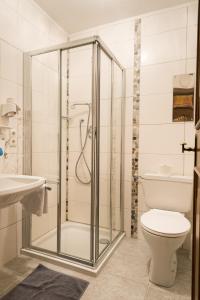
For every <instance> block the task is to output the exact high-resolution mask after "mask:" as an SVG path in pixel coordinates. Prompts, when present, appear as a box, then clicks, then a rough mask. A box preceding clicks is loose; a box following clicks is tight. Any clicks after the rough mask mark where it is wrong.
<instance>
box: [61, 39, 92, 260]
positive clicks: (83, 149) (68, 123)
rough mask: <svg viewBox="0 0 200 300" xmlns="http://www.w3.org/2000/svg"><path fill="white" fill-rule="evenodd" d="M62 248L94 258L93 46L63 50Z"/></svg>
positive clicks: (72, 253) (81, 256)
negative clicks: (92, 226)
mask: <svg viewBox="0 0 200 300" xmlns="http://www.w3.org/2000/svg"><path fill="white" fill-rule="evenodd" d="M62 71H63V72H62V113H61V115H62V155H61V162H62V172H61V187H62V189H61V190H62V194H61V228H60V238H61V246H60V251H61V253H62V254H66V255H70V256H73V257H77V258H80V259H85V260H90V245H91V159H92V155H91V147H92V132H91V125H92V105H91V104H92V45H89V46H82V47H77V48H74V49H70V50H66V51H62Z"/></svg>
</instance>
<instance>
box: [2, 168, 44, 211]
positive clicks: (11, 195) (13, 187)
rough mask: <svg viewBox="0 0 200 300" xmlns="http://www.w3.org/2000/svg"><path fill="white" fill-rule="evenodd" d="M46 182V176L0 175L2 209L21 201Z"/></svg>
mask: <svg viewBox="0 0 200 300" xmlns="http://www.w3.org/2000/svg"><path fill="white" fill-rule="evenodd" d="M44 184H45V178H43V177H38V176H27V175H3V174H2V175H0V209H1V208H4V207H7V206H10V205H13V204H15V203H17V202H18V201H20V200H21V199H22V197H23V196H24V195H27V194H28V193H31V192H32V191H33V190H34V189H38V188H40V187H41V186H42V185H44Z"/></svg>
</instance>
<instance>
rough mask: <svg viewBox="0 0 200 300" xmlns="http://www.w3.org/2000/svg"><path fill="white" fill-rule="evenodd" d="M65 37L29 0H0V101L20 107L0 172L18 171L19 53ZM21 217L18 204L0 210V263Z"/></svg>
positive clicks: (9, 252)
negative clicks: (10, 100) (12, 140)
mask: <svg viewBox="0 0 200 300" xmlns="http://www.w3.org/2000/svg"><path fill="white" fill-rule="evenodd" d="M66 38H67V34H66V33H65V32H64V31H63V30H62V29H61V28H60V27H59V26H58V25H57V24H56V23H55V22H54V21H53V20H52V19H51V18H50V17H49V16H47V14H46V13H44V12H43V11H42V10H41V9H40V8H39V7H38V6H37V5H36V4H35V3H34V2H33V1H32V0H0V104H1V103H5V101H6V99H7V98H10V97H12V98H14V99H15V102H16V103H17V104H18V105H19V106H20V107H21V109H22V110H21V112H20V114H19V115H17V116H16V117H15V118H13V119H12V120H11V123H10V124H11V126H13V127H14V128H15V129H16V131H17V147H16V148H11V147H7V148H6V151H7V152H8V158H7V159H1V161H0V172H1V173H19V174H21V173H22V160H23V146H22V142H23V101H22V99H23V52H24V51H30V50H33V49H38V48H42V47H46V46H50V45H54V44H57V43H61V42H64V41H66ZM50 200H51V199H50ZM21 220H22V214H21V207H20V205H19V206H17V205H15V206H12V207H10V208H6V209H2V210H0V241H1V247H0V265H2V264H3V263H6V262H7V261H9V260H10V259H12V258H13V257H15V256H16V254H17V251H18V249H19V247H20V245H21ZM11 245H12V246H11Z"/></svg>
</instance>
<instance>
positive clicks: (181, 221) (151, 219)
mask: <svg viewBox="0 0 200 300" xmlns="http://www.w3.org/2000/svg"><path fill="white" fill-rule="evenodd" d="M141 224H142V226H143V228H144V229H145V230H146V231H148V232H150V233H152V234H155V235H159V236H166V237H179V236H183V235H185V234H187V233H188V232H189V230H190V228H191V225H190V222H189V221H188V220H187V219H186V218H185V217H184V215H183V214H181V213H179V212H173V211H165V210H160V209H151V210H149V211H148V212H146V213H144V214H143V215H142V216H141Z"/></svg>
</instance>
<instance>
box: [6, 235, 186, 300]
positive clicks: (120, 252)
mask: <svg viewBox="0 0 200 300" xmlns="http://www.w3.org/2000/svg"><path fill="white" fill-rule="evenodd" d="M178 260H179V261H178V265H179V268H178V274H177V279H176V284H175V285H174V286H173V287H172V288H161V287H158V286H155V285H153V284H152V283H150V282H149V281H148V266H149V249H148V246H147V245H146V243H145V241H142V240H133V239H124V240H123V241H122V243H121V245H120V246H119V248H118V249H117V250H116V251H115V253H114V254H113V256H112V257H111V259H110V260H109V261H108V263H107V265H106V266H105V268H104V269H103V270H102V272H101V273H100V274H99V275H98V276H97V277H96V278H93V277H89V276H87V275H84V274H81V273H77V272H75V271H71V270H67V269H63V268H61V267H57V266H54V265H52V264H49V263H45V262H42V263H43V264H44V265H46V266H47V267H49V268H51V269H54V270H57V271H60V272H63V273H66V274H69V275H73V276H76V277H79V278H83V279H86V280H88V281H89V282H90V285H89V287H88V288H87V290H86V292H85V294H84V295H83V297H82V298H81V299H82V300H94V299H95V300H118V299H119V300H189V299H190V285H191V262H190V260H189V259H188V258H187V255H186V253H185V252H184V251H179V256H178ZM38 263H41V261H39V260H35V259H31V258H29V257H25V256H21V257H19V258H16V259H14V260H13V261H11V262H9V263H8V264H7V265H6V266H5V267H4V268H2V269H1V271H0V296H2V295H3V294H5V293H6V292H8V291H9V290H10V289H11V288H13V287H14V286H15V285H16V284H17V283H19V282H20V281H21V280H23V278H25V277H26V276H27V275H28V274H29V273H30V272H32V270H33V269H34V268H35V267H36V266H37V265H38Z"/></svg>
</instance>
